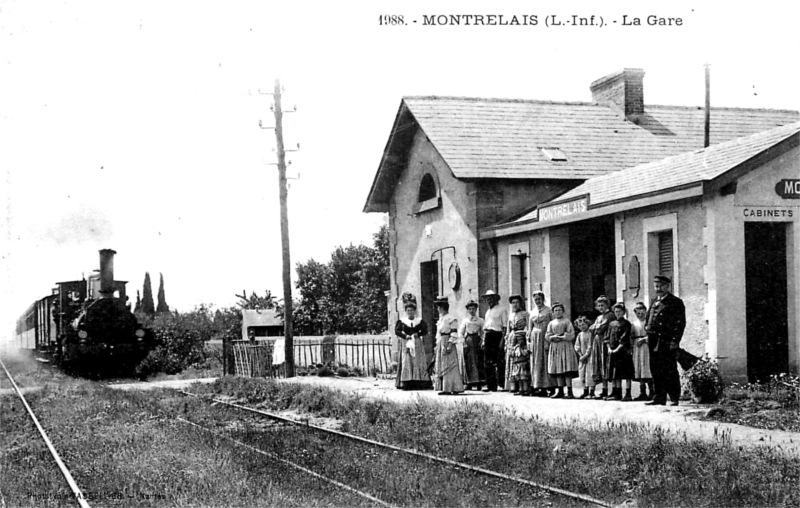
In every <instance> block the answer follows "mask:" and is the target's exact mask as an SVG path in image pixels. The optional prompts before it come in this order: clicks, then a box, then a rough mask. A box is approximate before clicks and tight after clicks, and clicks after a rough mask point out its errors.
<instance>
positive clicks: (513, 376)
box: [505, 310, 530, 390]
mask: <svg viewBox="0 0 800 508" xmlns="http://www.w3.org/2000/svg"><path fill="white" fill-rule="evenodd" d="M529 318H530V316H529V314H528V311H526V310H521V311H519V312H512V313H511V315H509V317H508V327H507V328H508V333H507V334H506V380H505V386H506V390H514V389H515V388H516V389H518V388H519V386H516V383H517V378H518V376H519V374H520V366H519V365H518V366H517V367H516V372H515V363H516V362H517V361H518V360H519V357H518V356H517V355H516V351H515V348H516V347H517V346H518V344H525V345H527V341H526V340H525V338H526V337H525V336H526V333H527V329H528V319H529ZM526 349H527V347H526ZM517 350H519V348H517ZM526 358H527V357H526ZM527 373H528V377H527V379H530V369H527ZM523 374H524V372H523Z"/></svg>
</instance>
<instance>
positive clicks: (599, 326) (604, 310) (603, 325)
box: [589, 295, 614, 399]
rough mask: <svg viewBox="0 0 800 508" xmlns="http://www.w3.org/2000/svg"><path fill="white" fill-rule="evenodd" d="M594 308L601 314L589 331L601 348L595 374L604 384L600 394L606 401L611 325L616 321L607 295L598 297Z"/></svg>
mask: <svg viewBox="0 0 800 508" xmlns="http://www.w3.org/2000/svg"><path fill="white" fill-rule="evenodd" d="M594 308H595V309H596V310H597V312H599V313H600V315H599V316H597V319H595V320H594V323H592V326H590V327H589V331H590V332H591V334H592V342H595V343H597V345H599V347H600V355H599V358H597V359H596V360H597V361H598V367H599V370H598V371H596V372H595V373H594V374H595V376H597V378H596V379H597V382H598V383H602V384H603V391H602V393H600V397H599V398H601V399H605V398H606V397H607V396H608V381H609V377H608V369H609V359H610V356H609V351H608V342H609V337H608V334H609V325H610V324H611V323H612V322H613V321H614V314H613V313H612V312H611V310H609V301H608V297H607V296H605V295H600V296H598V297H597V300H595V301H594Z"/></svg>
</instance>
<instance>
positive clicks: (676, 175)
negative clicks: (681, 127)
mask: <svg viewBox="0 0 800 508" xmlns="http://www.w3.org/2000/svg"><path fill="white" fill-rule="evenodd" d="M798 133H800V122H795V123H791V124H788V125H784V126H782V127H777V128H774V129H771V130H768V131H764V132H759V133H757V134H752V135H750V136H744V137H740V138H736V139H733V140H730V141H726V142H724V143H720V144H717V145H711V146H709V147H708V148H705V149H701V150H694V151H692V152H687V153H683V154H680V155H675V156H672V157H667V158H665V159H662V160H660V161H656V162H651V163H647V164H643V165H640V166H636V167H633V168H628V169H623V170H621V171H617V172H615V173H611V174H607V175H603V176H598V177H594V178H591V179H589V180H587V181H585V182H584V183H582V184H581V185H579V186H577V187H575V188H574V189H572V190H570V191H568V192H566V193H564V194H562V195H561V196H558V197H557V198H556V199H553V200H552V201H550V202H548V203H542V204H541V205H539V207H540V208H541V207H544V206H547V205H549V204H551V203H555V202H561V201H566V200H569V199H572V198H577V197H580V196H584V195H588V196H589V206H590V208H597V207H600V206H602V205H603V204H607V203H611V202H617V201H621V200H628V199H636V198H637V197H639V196H642V195H646V194H652V193H657V192H660V191H666V190H669V189H674V188H677V187H683V186H686V185H690V184H694V183H700V182H707V181H711V180H713V179H715V178H717V177H719V176H721V175H722V174H724V173H726V172H727V171H729V170H731V169H733V168H735V167H737V166H739V165H740V164H742V163H744V162H746V161H748V160H749V159H752V158H753V157H755V156H756V155H758V154H760V153H762V152H764V151H765V150H767V149H769V148H771V147H773V146H775V145H777V144H778V143H780V142H781V141H784V140H786V139H787V138H789V137H790V136H793V135H796V134H798ZM536 217H537V211H536V210H533V211H531V212H530V213H528V214H525V215H523V216H522V217H520V218H519V219H517V220H515V221H513V222H511V223H509V225H510V224H514V223H522V222H527V221H531V220H534V219H536Z"/></svg>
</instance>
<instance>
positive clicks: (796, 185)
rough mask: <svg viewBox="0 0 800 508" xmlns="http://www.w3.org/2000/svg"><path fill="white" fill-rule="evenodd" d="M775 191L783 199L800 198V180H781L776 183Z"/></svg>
mask: <svg viewBox="0 0 800 508" xmlns="http://www.w3.org/2000/svg"><path fill="white" fill-rule="evenodd" d="M775 193H776V194H777V195H778V196H780V197H782V198H783V199H800V180H789V179H785V180H781V181H780V182H778V183H777V184H776V185H775Z"/></svg>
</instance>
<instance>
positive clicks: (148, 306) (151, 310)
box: [142, 272, 156, 318]
mask: <svg viewBox="0 0 800 508" xmlns="http://www.w3.org/2000/svg"><path fill="white" fill-rule="evenodd" d="M142 313H143V314H144V315H146V316H148V317H151V318H152V317H153V316H155V315H156V309H155V305H154V304H153V288H152V286H151V285H150V272H144V288H143V289H142Z"/></svg>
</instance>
